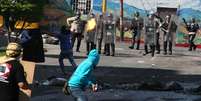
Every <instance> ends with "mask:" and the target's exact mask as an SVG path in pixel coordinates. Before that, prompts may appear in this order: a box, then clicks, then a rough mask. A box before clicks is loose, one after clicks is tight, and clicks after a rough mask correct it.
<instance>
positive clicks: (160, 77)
mask: <svg viewBox="0 0 201 101" xmlns="http://www.w3.org/2000/svg"><path fill="white" fill-rule="evenodd" d="M128 46H129V44H128V43H123V42H122V43H121V42H118V43H117V45H116V55H115V56H114V57H111V56H104V55H101V60H100V63H99V64H98V66H97V69H96V70H95V71H94V74H93V75H94V76H95V77H96V78H97V80H98V81H99V82H100V83H104V84H108V85H110V86H111V88H108V89H107V88H105V89H102V90H100V91H99V92H96V93H92V92H91V91H90V90H87V92H86V94H87V95H88V97H89V101H201V96H199V95H193V94H188V93H181V92H167V91H139V90H131V89H127V90H125V89H124V90H123V89H116V88H112V87H113V86H116V85H119V84H133V83H140V82H151V81H160V82H164V83H165V82H170V81H177V82H180V83H181V84H183V86H185V88H196V87H198V86H199V84H201V81H200V79H201V50H200V49H198V50H196V51H193V52H189V51H187V50H188V49H187V48H180V47H174V50H173V55H166V56H164V55H163V54H156V55H155V57H151V55H147V56H143V52H144V51H143V45H141V46H142V47H141V50H130V49H129V48H128ZM44 47H45V48H46V49H47V50H48V52H46V62H45V63H39V64H37V65H36V71H35V76H34V80H35V81H39V82H42V81H44V80H47V78H49V77H52V76H54V77H60V78H66V79H68V78H69V77H70V75H71V74H72V72H73V68H72V67H71V65H70V63H69V62H68V61H67V60H66V61H65V63H66V68H65V69H66V72H67V73H68V75H67V76H64V75H63V74H62V73H61V71H60V69H59V64H58V54H59V46H58V45H47V44H45V45H44ZM85 50H86V49H85V43H82V47H81V50H80V51H81V52H80V53H77V52H75V53H74V56H75V60H76V63H77V64H79V63H80V62H81V61H82V60H83V59H85V58H86V51H85ZM61 87H62V86H34V87H33V96H32V98H31V101H73V99H72V97H71V96H65V95H64V94H63V93H62V92H61ZM199 99H200V100H199Z"/></svg>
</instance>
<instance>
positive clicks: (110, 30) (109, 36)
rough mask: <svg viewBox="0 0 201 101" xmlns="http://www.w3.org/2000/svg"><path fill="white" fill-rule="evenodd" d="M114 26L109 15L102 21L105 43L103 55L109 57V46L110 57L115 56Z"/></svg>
mask: <svg viewBox="0 0 201 101" xmlns="http://www.w3.org/2000/svg"><path fill="white" fill-rule="evenodd" d="M115 30H116V26H115V21H114V20H113V17H112V16H111V15H110V16H108V17H107V18H106V19H105V20H104V43H105V55H107V56H109V55H110V46H111V50H112V54H111V55H112V56H114V55H115V39H116V38H115V36H116V35H115V34H116V31H115Z"/></svg>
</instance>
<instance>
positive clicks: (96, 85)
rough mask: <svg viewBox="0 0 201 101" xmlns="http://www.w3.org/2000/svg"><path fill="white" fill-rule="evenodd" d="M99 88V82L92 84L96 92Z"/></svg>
mask: <svg viewBox="0 0 201 101" xmlns="http://www.w3.org/2000/svg"><path fill="white" fill-rule="evenodd" d="M97 90H98V84H92V91H93V92H96V91H97Z"/></svg>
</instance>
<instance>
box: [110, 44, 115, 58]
mask: <svg viewBox="0 0 201 101" xmlns="http://www.w3.org/2000/svg"><path fill="white" fill-rule="evenodd" d="M111 48H112V54H111V56H114V55H115V44H114V43H112V44H111Z"/></svg>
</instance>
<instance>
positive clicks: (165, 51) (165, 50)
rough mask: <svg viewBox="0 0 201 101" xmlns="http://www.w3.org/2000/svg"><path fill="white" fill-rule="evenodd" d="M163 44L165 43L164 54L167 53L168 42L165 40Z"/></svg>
mask: <svg viewBox="0 0 201 101" xmlns="http://www.w3.org/2000/svg"><path fill="white" fill-rule="evenodd" d="M163 45H164V53H163V54H164V55H167V42H164V43H163Z"/></svg>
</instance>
